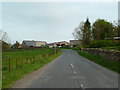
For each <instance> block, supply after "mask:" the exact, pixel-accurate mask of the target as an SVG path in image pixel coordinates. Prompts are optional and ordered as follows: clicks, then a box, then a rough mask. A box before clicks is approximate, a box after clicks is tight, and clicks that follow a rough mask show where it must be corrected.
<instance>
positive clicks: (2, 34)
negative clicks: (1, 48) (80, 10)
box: [0, 30, 11, 43]
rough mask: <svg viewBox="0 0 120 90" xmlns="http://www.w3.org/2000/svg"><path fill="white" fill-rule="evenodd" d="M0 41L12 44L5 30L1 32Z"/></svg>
mask: <svg viewBox="0 0 120 90" xmlns="http://www.w3.org/2000/svg"><path fill="white" fill-rule="evenodd" d="M0 40H1V41H4V42H7V43H11V41H10V38H9V37H8V34H7V32H4V31H3V30H0Z"/></svg>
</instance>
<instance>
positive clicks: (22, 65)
mask: <svg viewBox="0 0 120 90" xmlns="http://www.w3.org/2000/svg"><path fill="white" fill-rule="evenodd" d="M21 59H22V67H23V59H24V58H21Z"/></svg>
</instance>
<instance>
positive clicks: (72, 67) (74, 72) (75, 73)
mask: <svg viewBox="0 0 120 90" xmlns="http://www.w3.org/2000/svg"><path fill="white" fill-rule="evenodd" d="M71 67H72V69H73V73H74V74H76V73H77V72H76V71H75V70H74V68H73V65H72V64H71Z"/></svg>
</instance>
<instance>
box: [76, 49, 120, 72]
mask: <svg viewBox="0 0 120 90" xmlns="http://www.w3.org/2000/svg"><path fill="white" fill-rule="evenodd" d="M74 50H77V51H78V53H79V55H81V56H83V57H85V58H87V59H89V60H91V61H93V62H95V63H97V64H99V65H101V66H103V67H106V68H108V69H110V70H112V71H115V72H117V73H120V70H119V69H118V68H120V64H118V63H119V62H116V61H108V60H106V59H104V58H102V57H100V56H98V55H94V54H91V53H88V52H84V51H80V50H79V49H74Z"/></svg>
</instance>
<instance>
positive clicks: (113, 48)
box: [102, 46, 120, 50]
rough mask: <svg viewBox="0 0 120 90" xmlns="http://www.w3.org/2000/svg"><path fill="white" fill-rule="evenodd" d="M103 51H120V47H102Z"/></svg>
mask: <svg viewBox="0 0 120 90" xmlns="http://www.w3.org/2000/svg"><path fill="white" fill-rule="evenodd" d="M102 49H107V50H120V46H111V47H102Z"/></svg>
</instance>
